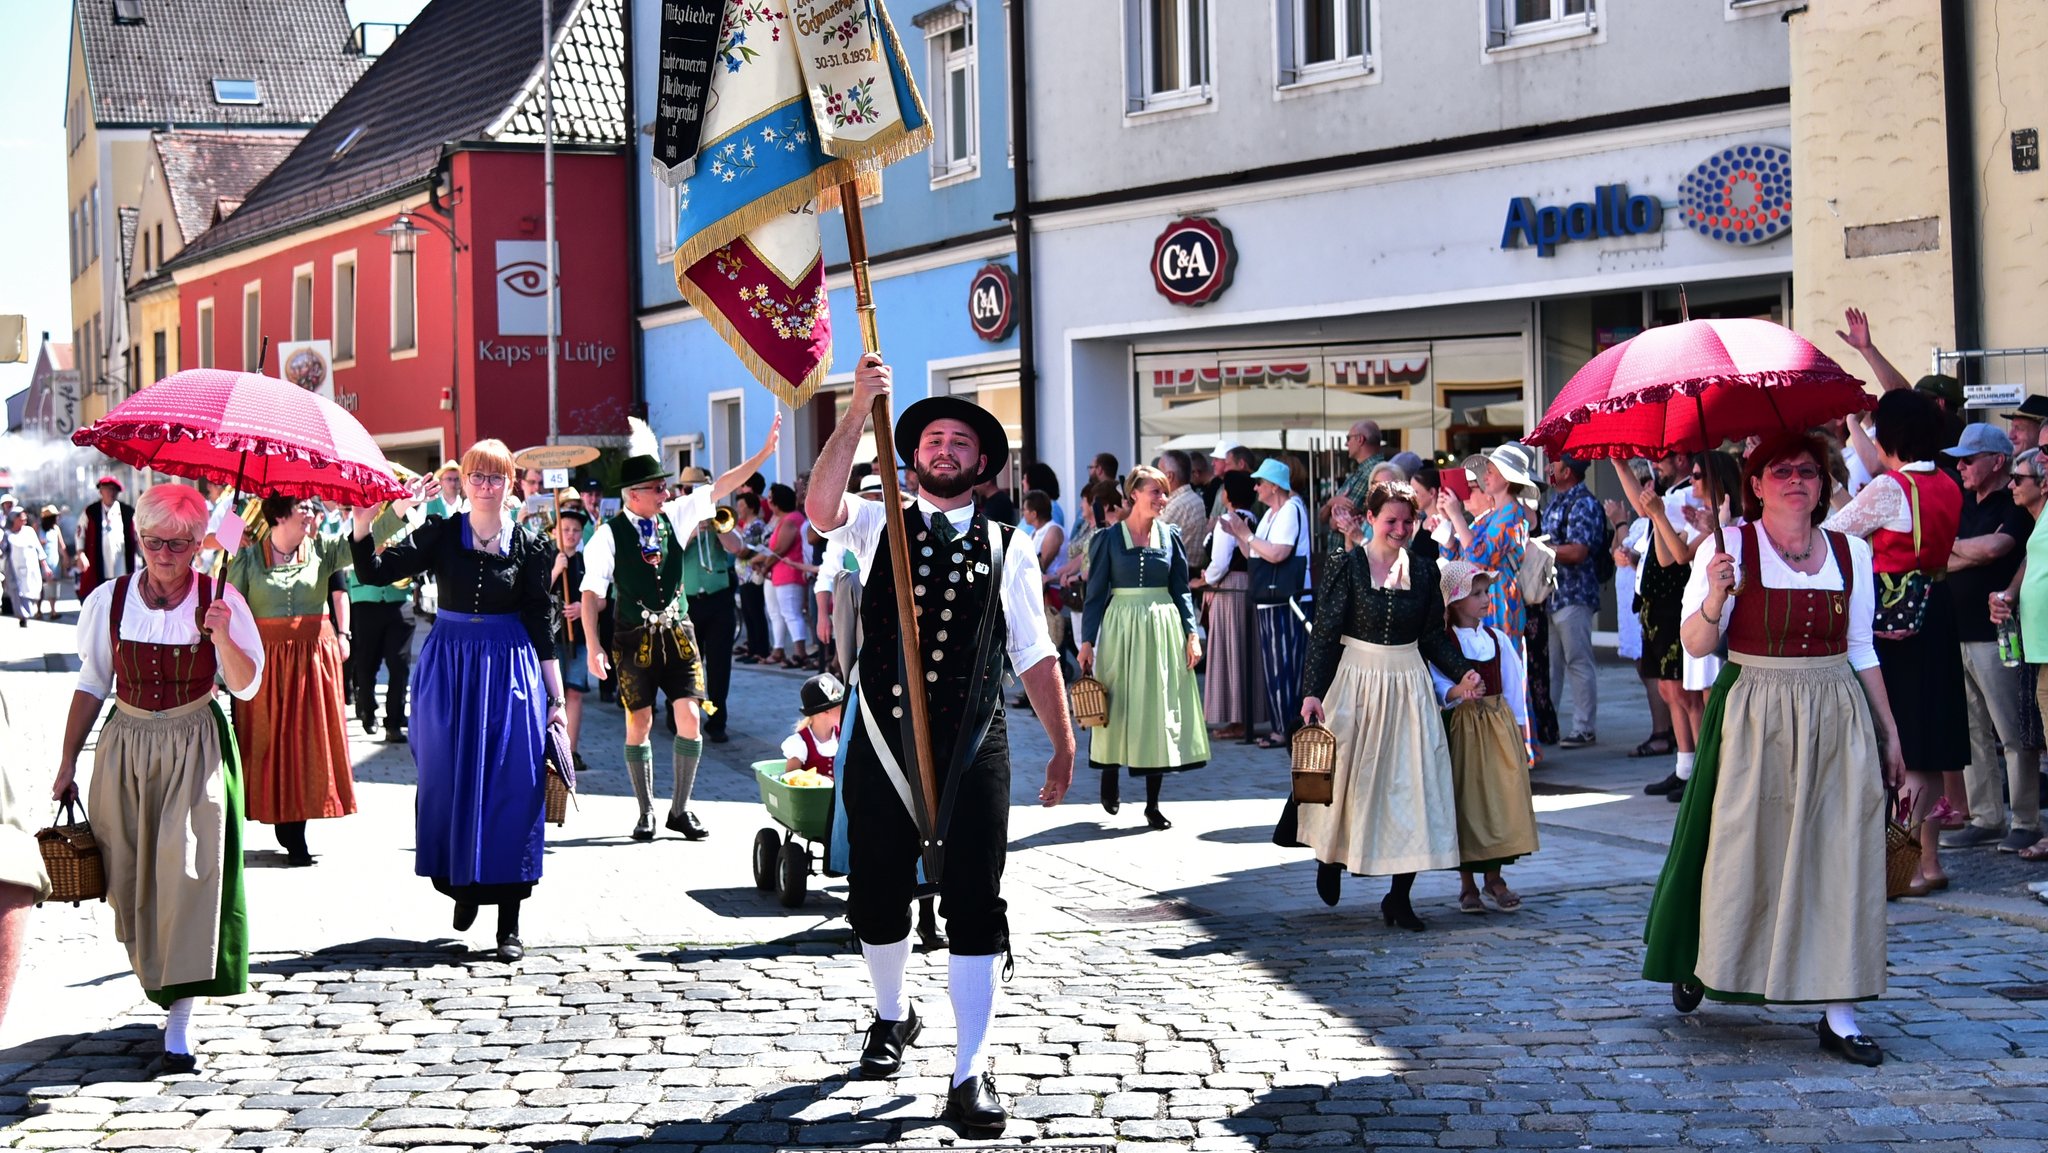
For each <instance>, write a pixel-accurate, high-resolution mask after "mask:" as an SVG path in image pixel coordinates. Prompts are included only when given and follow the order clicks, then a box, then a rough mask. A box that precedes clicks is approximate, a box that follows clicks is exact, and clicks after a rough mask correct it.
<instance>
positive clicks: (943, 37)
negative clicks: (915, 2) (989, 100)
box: [917, 0, 980, 181]
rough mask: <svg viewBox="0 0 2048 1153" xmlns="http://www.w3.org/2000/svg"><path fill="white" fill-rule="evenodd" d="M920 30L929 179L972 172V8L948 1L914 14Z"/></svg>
mask: <svg viewBox="0 0 2048 1153" xmlns="http://www.w3.org/2000/svg"><path fill="white" fill-rule="evenodd" d="M917 26H918V28H919V29H920V30H922V31H923V32H924V39H925V56H926V60H927V61H928V62H929V65H930V66H929V69H928V70H927V72H926V73H925V75H926V76H928V77H929V78H930V87H929V89H928V90H929V91H930V92H931V93H932V94H933V99H932V102H931V109H930V111H931V118H932V152H931V158H932V179H933V180H934V181H939V180H945V179H947V178H949V177H956V176H964V175H970V174H972V173H973V172H974V171H975V170H976V168H977V167H978V165H979V163H980V146H979V141H978V140H977V137H978V136H979V133H978V132H977V131H976V130H977V129H978V128H979V126H980V125H979V119H978V117H977V115H976V108H975V106H976V103H977V101H976V100H975V50H974V10H973V8H972V6H970V5H969V4H968V3H967V0H950V2H949V3H946V4H942V5H940V6H939V7H937V8H933V9H930V10H928V11H925V12H922V13H920V14H919V15H918V16H917Z"/></svg>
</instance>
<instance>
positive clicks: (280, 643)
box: [223, 496, 356, 868]
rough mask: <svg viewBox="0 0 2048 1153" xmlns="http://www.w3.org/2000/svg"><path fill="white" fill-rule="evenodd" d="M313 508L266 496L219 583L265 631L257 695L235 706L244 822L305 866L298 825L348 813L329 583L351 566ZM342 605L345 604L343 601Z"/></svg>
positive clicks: (351, 784) (339, 661)
mask: <svg viewBox="0 0 2048 1153" xmlns="http://www.w3.org/2000/svg"><path fill="white" fill-rule="evenodd" d="M319 519H320V505H319V502H317V501H310V500H300V499H299V498H297V497H291V496H271V497H266V498H265V499H264V501H263V523H264V524H265V525H266V526H267V531H266V532H265V533H263V534H262V535H261V536H260V538H259V539H257V540H254V541H251V542H249V543H248V544H247V545H246V546H245V547H243V549H242V550H241V551H240V552H237V553H236V554H235V555H234V557H233V559H231V560H229V561H228V563H227V568H226V571H225V572H224V573H223V576H224V578H225V579H226V580H227V582H228V583H229V584H231V585H234V586H235V588H236V590H237V591H239V592H240V593H241V594H242V596H243V597H244V598H245V599H246V600H247V601H248V602H249V610H250V611H251V612H253V613H255V614H256V627H257V628H259V629H261V630H262V632H263V652H264V662H265V667H266V668H267V669H268V670H269V672H268V675H266V676H265V677H264V678H263V688H262V690H261V691H260V692H258V693H257V694H256V695H255V696H254V697H251V698H249V699H248V700H245V701H240V702H238V703H237V704H236V705H235V737H236V739H237V740H238V741H240V742H241V746H242V756H243V758H244V764H245V766H246V769H247V771H246V773H245V774H244V779H245V780H246V782H247V785H248V805H249V809H248V816H249V819H250V820H252V821H261V822H263V823H264V824H266V825H272V826H275V829H276V833H277V843H278V847H279V848H282V849H283V850H284V851H285V863H286V865H287V866H289V867H291V868H303V867H305V866H307V865H310V864H312V863H313V854H312V853H311V852H310V851H309V850H308V849H307V847H306V822H307V821H311V820H319V819H322V818H326V817H346V816H348V815H349V814H350V813H353V812H355V811H356V786H355V774H354V770H353V769H352V767H351V765H350V762H349V756H348V716H347V712H346V710H345V709H344V708H343V706H342V684H343V679H344V676H345V674H344V672H343V667H344V666H345V665H346V663H347V661H348V632H347V629H348V622H347V620H346V618H344V619H343V620H342V622H341V626H340V630H339V631H337V629H336V627H335V625H334V623H333V622H332V621H330V619H329V617H328V601H329V597H328V591H329V584H328V578H330V577H332V576H333V575H334V574H335V573H338V572H340V571H342V570H343V569H346V568H348V567H349V566H350V565H351V564H353V563H355V562H354V561H353V560H351V559H350V557H349V551H348V538H347V537H344V536H342V535H341V534H339V533H333V534H321V533H318V532H315V531H314V528H313V526H314V525H315V524H316V523H317V522H318V521H319ZM342 603H343V604H344V605H346V604H347V598H346V597H343V598H342Z"/></svg>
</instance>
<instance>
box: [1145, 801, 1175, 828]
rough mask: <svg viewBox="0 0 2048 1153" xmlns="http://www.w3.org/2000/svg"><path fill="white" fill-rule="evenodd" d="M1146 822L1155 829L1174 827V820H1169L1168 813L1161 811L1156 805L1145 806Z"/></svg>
mask: <svg viewBox="0 0 2048 1153" xmlns="http://www.w3.org/2000/svg"><path fill="white" fill-rule="evenodd" d="M1145 823H1146V824H1148V825H1150V826H1152V827H1153V828H1155V829H1170V828H1172V827H1173V822H1172V821H1169V820H1167V819H1166V814H1165V813H1162V812H1160V811H1159V809H1158V807H1157V806H1156V805H1146V806H1145Z"/></svg>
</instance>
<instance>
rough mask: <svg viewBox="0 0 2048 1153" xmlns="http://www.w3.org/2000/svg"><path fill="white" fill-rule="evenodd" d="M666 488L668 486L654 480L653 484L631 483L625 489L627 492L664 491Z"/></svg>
mask: <svg viewBox="0 0 2048 1153" xmlns="http://www.w3.org/2000/svg"><path fill="white" fill-rule="evenodd" d="M667 490H668V486H667V485H665V484H662V483H661V482H660V481H656V482H654V483H653V484H636V485H631V486H629V487H628V488H627V489H626V491H627V492H665V491H667Z"/></svg>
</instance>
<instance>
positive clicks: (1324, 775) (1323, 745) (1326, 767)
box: [1288, 722, 1337, 805]
mask: <svg viewBox="0 0 2048 1153" xmlns="http://www.w3.org/2000/svg"><path fill="white" fill-rule="evenodd" d="M1288 752H1289V754H1290V755H1291V756H1292V757H1293V760H1294V803H1295V804H1297V805H1327V804H1329V803H1330V798H1331V797H1332V796H1333V795H1334V794H1333V789H1332V782H1333V781H1334V780H1335V779H1336V776H1337V734H1335V733H1333V732H1331V731H1330V730H1329V728H1328V727H1327V726H1325V725H1323V724H1320V723H1318V722H1310V723H1309V724H1306V725H1303V726H1302V727H1301V730H1300V731H1299V732H1297V733H1295V734H1294V741H1293V743H1292V744H1291V745H1289V747H1288Z"/></svg>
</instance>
